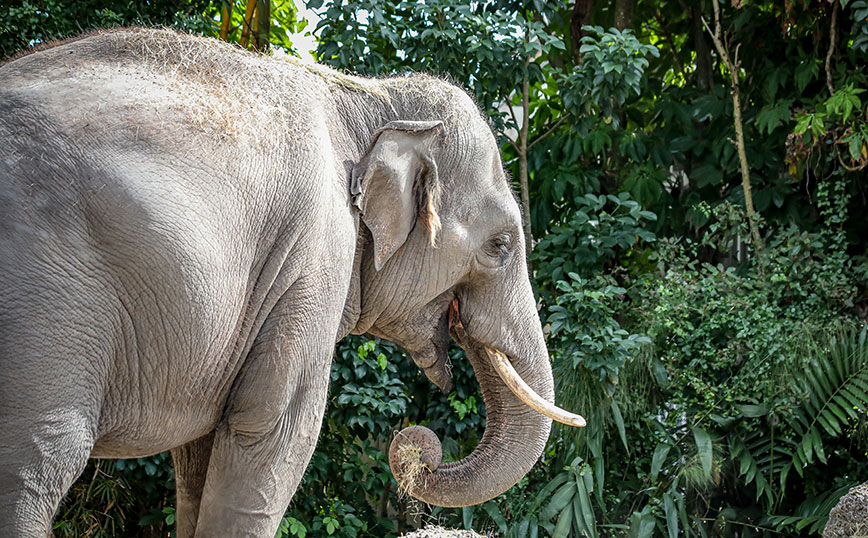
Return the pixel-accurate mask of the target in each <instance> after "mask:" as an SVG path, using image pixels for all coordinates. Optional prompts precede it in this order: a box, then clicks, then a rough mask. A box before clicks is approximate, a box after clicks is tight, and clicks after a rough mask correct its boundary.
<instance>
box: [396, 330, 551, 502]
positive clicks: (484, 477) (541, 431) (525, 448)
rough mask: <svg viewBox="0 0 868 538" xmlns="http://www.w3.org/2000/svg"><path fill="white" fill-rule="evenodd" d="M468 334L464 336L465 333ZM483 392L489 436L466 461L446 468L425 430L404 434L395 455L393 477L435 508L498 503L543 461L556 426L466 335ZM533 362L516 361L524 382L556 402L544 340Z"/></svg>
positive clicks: (465, 345) (435, 441)
mask: <svg viewBox="0 0 868 538" xmlns="http://www.w3.org/2000/svg"><path fill="white" fill-rule="evenodd" d="M461 332H462V333H463V331H461ZM458 340H459V344H461V346H462V347H463V348H464V350H465V351H466V353H467V356H468V359H469V360H470V362H471V364H472V366H473V370H474V372H475V374H476V378H477V380H478V381H479V385H480V388H481V390H482V396H483V398H484V400H485V409H486V414H487V426H486V428H485V433H484V434H483V436H482V439H481V440H480V442H479V445H478V446H477V447H476V449H475V450H474V451H473V452H472V453H471V454H469V455H468V456H467V457H466V458H464V459H462V460H460V461H457V462H454V463H444V464H442V465H441V464H440V461H439V457H440V441H439V439H437V437H436V436H435V435H434V433H433V432H431V431H430V430H428V429H427V428H424V427H421V426H415V427H412V428H408V429H406V430H403V431H401V432H400V433H399V434H398V435H397V436H396V437H395V440H394V441H393V442H392V445H391V447H390V450H389V463H390V466H391V468H392V473H393V474H394V476H395V478H396V479H397V481H398V483H399V484H400V485H401V487H402V488H403V489H405V490H406V491H408V492H409V493H410V494H411V495H412V496H413V497H416V498H417V499H420V500H422V501H425V502H427V503H429V504H434V505H438V506H445V507H458V506H468V505H473V504H479V503H482V502H485V501H487V500H489V499H492V498H494V497H496V496H498V495H500V494H501V493H503V492H504V491H506V490H507V489H509V488H510V487H512V486H513V485H514V484H515V483H516V482H518V481H519V480H520V479H521V478H522V477H523V476H524V475H525V474H526V473H527V472H528V471H529V470H530V468H531V467H532V466H533V465H534V463H535V462H536V461H537V459H539V457H540V455H541V454H542V452H543V449H544V447H545V443H546V440H547V439H548V435H549V431H550V429H551V420H550V419H549V418H547V417H546V416H543V415H542V414H540V413H538V412H537V411H534V410H533V409H531V408H530V407H529V406H528V405H526V404H525V403H524V402H523V401H522V399H519V398H518V397H517V396H516V395H515V394H514V392H513V390H511V389H510V387H509V386H508V385H507V384H506V383H505V382H504V380H503V379H502V378H501V375H500V374H499V373H498V370H497V368H496V366H495V363H494V362H493V360H492V359H493V357H494V354H493V353H491V352H490V351H489V350H488V349H487V348H486V347H485V346H484V345H481V344H479V343H475V342H473V341H472V340H471V339H469V338H467V336H466V334H461V336H460V337H459V338H458ZM535 341H536V345H534V346H533V347H534V348H536V349H534V351H535V352H532V353H530V356H529V357H524V358H518V357H514V356H513V357H510V358H511V359H512V362H513V364H515V365H516V366H517V367H516V370H517V373H518V376H520V377H521V378H522V379H523V380H524V382H526V383H527V385H528V386H529V388H530V389H531V391H532V392H535V393H536V394H537V395H539V397H540V400H544V401H545V402H547V403H549V404H551V403H552V402H553V401H554V381H553V379H552V371H551V366H550V364H549V359H548V353H547V352H546V349H545V344H544V342H543V340H542V334H540V335H539V337H538V338H537V339H535Z"/></svg>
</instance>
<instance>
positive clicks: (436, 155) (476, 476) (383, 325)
mask: <svg viewBox="0 0 868 538" xmlns="http://www.w3.org/2000/svg"><path fill="white" fill-rule="evenodd" d="M453 89H454V88H453ZM420 108H424V107H421V106H417V107H416V110H417V111H418V110H419V109H420ZM418 115H419V114H418V112H417V117H418ZM424 115H425V116H427V117H424V118H423V119H414V120H412V121H391V122H387V123H386V124H385V125H382V126H381V127H380V128H379V129H377V130H376V131H375V132H374V133H373V135H372V137H371V141H370V145H369V146H368V148H367V150H366V151H365V152H364V154H363V156H362V157H361V159H360V160H359V161H358V162H357V163H356V165H355V167H354V169H353V173H352V188H351V190H352V194H353V195H354V203H355V205H356V207H357V208H358V209H359V211H360V213H361V220H362V222H363V223H364V227H363V230H362V234H361V235H360V237H361V238H362V240H361V242H360V245H361V246H360V247H359V248H360V260H358V261H357V263H358V279H359V288H360V289H359V306H358V312H357V316H358V317H357V322H356V323H355V328H354V329H353V331H352V332H355V333H363V332H368V333H370V334H373V335H375V336H379V337H382V338H385V339H387V340H391V341H393V342H395V343H397V344H398V345H400V346H402V347H403V348H404V349H406V350H407V351H408V352H409V353H410V355H411V356H412V358H413V360H414V362H415V363H416V364H417V365H418V366H419V368H421V369H422V370H423V371H424V372H425V374H426V376H427V377H428V378H429V379H430V380H431V381H432V382H433V383H435V384H436V385H437V386H438V387H440V388H441V389H443V390H444V391H445V390H449V388H450V387H451V379H450V365H449V362H448V358H447V353H446V351H447V348H448V345H449V341H450V338H452V339H454V340H455V341H456V342H457V343H458V344H459V345H460V346H461V347H462V348H463V349H464V350H465V352H466V354H467V357H468V359H469V360H470V362H471V364H472V366H473V369H474V372H475V374H476V377H477V379H478V381H479V384H480V387H481V391H482V395H483V397H484V400H485V406H486V411H487V427H486V430H485V432H484V435H483V437H482V439H481V441H480V442H479V445H478V446H477V448H476V449H475V450H474V451H473V452H472V453H471V454H470V455H469V456H467V457H466V458H464V459H462V460H461V461H458V462H454V463H444V464H440V459H439V453H440V442H439V440H438V439H437V437H436V436H435V435H434V434H433V433H432V432H430V430H427V429H426V428H421V427H414V428H411V429H408V430H404V431H403V432H401V433H399V434H398V435H397V436H396V438H395V440H394V441H393V443H392V446H391V449H390V465H391V467H392V472H393V474H394V475H395V477H396V479H397V480H398V483H399V484H400V485H401V486H402V487H403V488H404V489H407V490H408V491H409V493H410V494H412V495H413V496H414V497H416V498H418V499H421V500H423V501H425V502H428V503H430V504H436V505H440V506H450V507H456V506H466V505H471V504H478V503H481V502H484V501H486V500H488V499H491V498H493V497H495V496H497V495H499V494H500V493H502V492H503V491H505V490H506V489H508V488H510V487H511V486H512V485H514V484H515V483H516V482H517V481H518V480H519V479H520V478H521V477H523V476H524V475H525V474H526V473H527V471H528V470H529V469H530V468H531V467H532V466H533V464H534V463H535V462H536V460H537V459H538V458H539V456H540V455H541V454H542V451H543V448H544V445H545V442H546V440H547V438H548V435H549V431H550V428H551V420H550V419H549V418H547V416H544V415H543V414H541V412H544V413H546V414H547V415H548V416H551V417H553V418H558V417H560V419H561V420H562V421H566V422H568V423H572V424H573V425H584V420H583V419H582V418H581V417H578V416H577V415H572V414H570V413H567V412H565V411H562V410H559V409H557V408H555V407H554V405H553V401H554V384H553V379H552V371H551V366H550V362H549V358H548V353H547V351H546V346H545V342H544V338H543V332H542V328H541V325H540V320H539V316H538V314H537V308H536V300H535V298H534V295H533V291H532V288H531V284H530V281H529V276H528V266H527V261H526V252H525V248H524V245H525V241H524V235H523V232H522V226H521V214H520V211H519V207H518V204H517V203H516V200H515V197H514V195H513V192H512V190H511V188H510V185H509V181H508V178H507V176H506V174H505V173H504V170H503V165H502V163H501V159H500V155H499V152H498V147H497V144H496V141H495V138H494V135H493V134H492V131H491V129H490V128H489V127H488V125H487V123H486V122H485V120H484V119H483V118H482V116H481V114H480V113H479V112H478V109H477V108H476V106H475V104H473V102H472V100H470V99H469V97H467V96H466V95H465V94H463V93H462V92H458V91H456V92H454V93H452V102H450V103H449V104H448V105H447V108H443V107H441V108H439V109H438V108H437V107H436V106H435V107H430V109H429V110H428V111H427V113H425V114H424ZM438 115H440V116H442V117H438ZM365 228H366V229H367V231H368V233H366V232H365V230H364V229H365ZM357 257H359V255H357ZM513 367H514V369H513ZM531 405H532V406H534V408H535V409H538V410H539V411H540V412H537V411H535V410H534V409H532V408H531V407H530V406H531ZM559 413H560V415H559ZM406 449H411V451H410V452H409V453H412V450H413V449H415V450H417V455H418V459H419V462H421V464H422V465H424V467H425V469H424V470H423V471H421V473H420V474H418V475H416V474H415V473H412V474H413V476H410V474H411V471H410V470H408V468H407V467H408V466H407V465H405V463H402V457H401V454H402V451H404V450H406Z"/></svg>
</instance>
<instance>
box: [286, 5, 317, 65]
mask: <svg viewBox="0 0 868 538" xmlns="http://www.w3.org/2000/svg"><path fill="white" fill-rule="evenodd" d="M295 5H296V7H297V8H298V18H299V19H305V20H307V28H305V29H304V30H302V32H301V33H300V34H291V35H290V39H291V40H292V45H293V46H294V47H295V50H297V51H298V53H299V54H300V55H301V59H302V60H304V61H306V62H308V61H309V62H313V61H314V60H313V56H312V55H311V53H310V51H312V50H314V49H316V40H315V39H314V37H313V30H314V28H316V25H317V23H319V21H320V16H319V15H317V14H316V13H315V12H314V11H313V10H310V9H308V8H307V7H306V6H305V3H304V0H296V2H295Z"/></svg>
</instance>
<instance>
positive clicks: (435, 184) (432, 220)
mask: <svg viewBox="0 0 868 538" xmlns="http://www.w3.org/2000/svg"><path fill="white" fill-rule="evenodd" d="M426 160H427V159H426ZM426 164H427V166H428V173H427V174H424V176H425V179H424V183H425V186H424V192H425V207H424V209H423V211H422V213H423V218H424V219H425V228H426V229H427V230H428V241H429V242H430V243H431V246H432V247H435V248H436V247H437V234H439V233H440V228H441V227H442V224H441V222H440V196H441V194H442V189H441V187H440V178H439V177H438V174H437V164H436V163H434V161H433V160H428V162H427V163H426Z"/></svg>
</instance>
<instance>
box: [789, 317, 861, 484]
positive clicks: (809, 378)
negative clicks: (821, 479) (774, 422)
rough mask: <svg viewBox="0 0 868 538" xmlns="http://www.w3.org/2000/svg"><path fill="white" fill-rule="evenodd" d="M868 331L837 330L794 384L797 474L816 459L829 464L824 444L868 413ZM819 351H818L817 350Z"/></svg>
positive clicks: (794, 452) (795, 463)
mask: <svg viewBox="0 0 868 538" xmlns="http://www.w3.org/2000/svg"><path fill="white" fill-rule="evenodd" d="M866 331H868V329H866V327H863V328H862V329H861V330H860V329H857V328H843V329H839V330H838V333H837V334H836V335H835V336H834V337H833V338H832V340H831V342H830V344H829V349H828V351H827V352H825V353H823V352H819V353H817V354H816V356H815V357H813V358H812V359H811V361H810V362H809V364H808V366H807V368H805V369H804V371H803V373H802V374H801V375H798V376H797V377H796V379H795V386H796V389H797V391H798V392H800V393H801V394H803V401H802V406H801V408H799V409H798V410H797V411H796V414H795V418H794V419H793V420H792V421H791V423H790V426H791V427H792V428H793V430H795V432H796V433H797V434H798V435H799V437H800V438H799V439H797V441H796V450H795V451H793V455H792V461H793V464H794V466H795V468H796V471H798V473H799V474H802V470H803V469H804V468H805V467H806V466H807V465H810V464H811V463H812V462H813V461H814V458H815V457H816V458H817V459H818V460H820V461H821V462H825V461H826V456H825V452H824V450H823V438H824V436H825V437H827V438H836V437H839V436H841V435H843V434H844V433H845V432H846V431H847V430H849V429H850V427H851V426H852V423H853V422H854V421H856V420H859V419H860V418H861V417H864V413H865V411H866V409H868V346H866ZM818 348H819V346H818Z"/></svg>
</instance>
